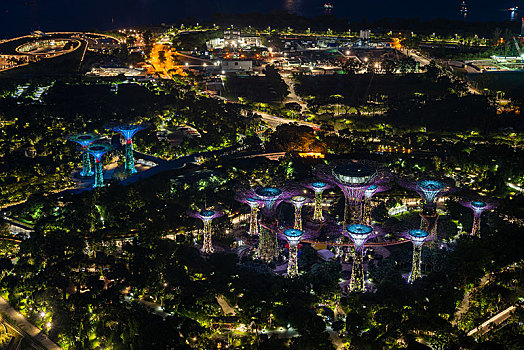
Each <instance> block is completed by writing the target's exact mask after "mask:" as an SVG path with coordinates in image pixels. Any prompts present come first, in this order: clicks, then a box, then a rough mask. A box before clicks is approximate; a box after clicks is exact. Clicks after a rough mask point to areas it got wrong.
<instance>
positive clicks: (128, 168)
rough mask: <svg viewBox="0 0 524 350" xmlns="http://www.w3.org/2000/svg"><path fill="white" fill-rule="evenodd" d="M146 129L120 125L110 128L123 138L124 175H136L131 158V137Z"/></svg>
mask: <svg viewBox="0 0 524 350" xmlns="http://www.w3.org/2000/svg"><path fill="white" fill-rule="evenodd" d="M145 128H146V127H145V126H142V125H128V124H125V125H120V126H117V127H114V128H111V129H110V130H111V131H114V132H117V133H119V134H121V135H122V136H123V137H124V140H125V142H126V143H125V146H124V155H125V159H124V173H126V174H134V173H136V169H135V159H134V157H133V137H134V136H135V134H136V133H137V132H139V131H140V130H144V129H145Z"/></svg>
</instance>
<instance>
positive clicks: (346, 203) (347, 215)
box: [342, 197, 351, 232]
mask: <svg viewBox="0 0 524 350" xmlns="http://www.w3.org/2000/svg"><path fill="white" fill-rule="evenodd" d="M350 219H351V213H350V207H349V200H348V198H347V197H345V198H344V222H343V223H342V232H344V229H345V228H346V226H347V225H348V222H349V220H350Z"/></svg>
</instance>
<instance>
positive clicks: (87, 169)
mask: <svg viewBox="0 0 524 350" xmlns="http://www.w3.org/2000/svg"><path fill="white" fill-rule="evenodd" d="M67 139H68V140H69V141H73V142H76V143H78V144H79V145H80V147H82V171H81V172H80V176H84V177H87V176H93V174H94V172H93V170H91V161H90V160H89V153H88V152H87V148H88V147H89V145H90V144H92V143H93V142H95V141H96V140H98V139H100V135H97V134H93V133H87V134H76V135H71V136H69V137H68V138H67Z"/></svg>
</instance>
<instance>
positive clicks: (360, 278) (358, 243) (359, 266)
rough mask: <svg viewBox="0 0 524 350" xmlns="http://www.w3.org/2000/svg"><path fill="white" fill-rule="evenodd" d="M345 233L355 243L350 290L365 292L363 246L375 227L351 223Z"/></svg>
mask: <svg viewBox="0 0 524 350" xmlns="http://www.w3.org/2000/svg"><path fill="white" fill-rule="evenodd" d="M344 233H345V234H346V235H348V236H349V238H351V240H352V241H353V243H354V244H355V251H354V254H353V268H352V271H351V279H350V281H349V290H350V292H363V291H364V290H365V284H364V281H365V279H364V265H363V261H364V249H363V247H364V244H365V243H366V241H367V240H368V239H369V238H370V237H371V235H372V234H373V228H372V227H371V226H367V225H359V224H353V225H349V226H348V227H347V228H346V232H344Z"/></svg>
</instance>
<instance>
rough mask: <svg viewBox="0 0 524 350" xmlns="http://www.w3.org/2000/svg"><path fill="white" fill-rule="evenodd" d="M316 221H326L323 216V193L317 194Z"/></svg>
mask: <svg viewBox="0 0 524 350" xmlns="http://www.w3.org/2000/svg"><path fill="white" fill-rule="evenodd" d="M313 220H314V221H324V215H322V192H315V211H314V213H313Z"/></svg>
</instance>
